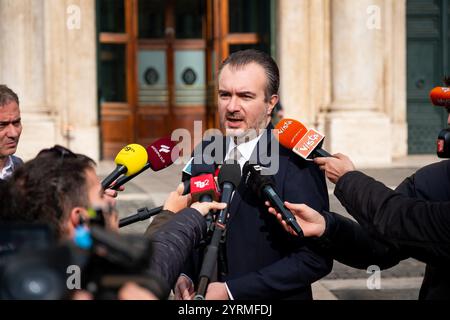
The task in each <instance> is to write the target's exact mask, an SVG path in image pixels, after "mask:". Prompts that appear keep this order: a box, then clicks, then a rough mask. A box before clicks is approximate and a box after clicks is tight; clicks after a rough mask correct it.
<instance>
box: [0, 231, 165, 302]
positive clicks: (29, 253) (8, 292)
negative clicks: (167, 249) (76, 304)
mask: <svg viewBox="0 0 450 320" xmlns="http://www.w3.org/2000/svg"><path fill="white" fill-rule="evenodd" d="M0 235H1V236H0V299H8V300H22V299H27V300H62V299H70V297H71V294H72V293H73V292H74V291H73V290H74V289H83V290H87V291H89V292H90V293H92V294H93V296H94V299H116V298H117V292H118V289H119V288H120V287H122V286H123V285H124V284H125V283H126V282H134V283H136V284H138V285H140V286H142V287H144V288H146V289H148V290H149V291H151V292H152V293H153V294H154V295H155V296H156V297H158V298H159V299H166V298H167V297H168V294H169V288H168V286H167V285H166V284H165V283H164V282H163V281H162V280H161V279H159V278H158V277H156V276H154V275H152V274H150V273H149V271H148V270H149V264H150V257H151V254H152V244H151V241H150V240H149V239H148V238H145V237H143V236H136V235H119V234H116V233H113V232H110V231H107V230H105V229H103V228H101V227H98V226H96V225H93V226H92V227H91V228H90V230H89V232H88V233H87V234H86V237H87V238H88V240H89V241H90V246H89V247H85V248H80V247H79V246H77V245H75V244H74V243H73V242H70V243H64V244H61V245H54V244H55V243H56V241H55V240H54V237H53V236H52V232H51V230H50V229H49V228H48V227H45V226H37V225H14V224H12V225H3V226H0ZM89 241H87V242H89ZM77 271H78V272H77ZM73 272H74V273H73Z"/></svg>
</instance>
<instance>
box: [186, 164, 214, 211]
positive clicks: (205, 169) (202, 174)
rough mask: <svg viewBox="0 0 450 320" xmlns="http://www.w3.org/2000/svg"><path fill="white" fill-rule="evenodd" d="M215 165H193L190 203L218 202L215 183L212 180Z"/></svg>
mask: <svg viewBox="0 0 450 320" xmlns="http://www.w3.org/2000/svg"><path fill="white" fill-rule="evenodd" d="M215 171H216V166H215V165H206V164H193V165H192V177H191V179H190V189H191V196H192V202H197V201H200V202H212V201H218V199H219V196H220V195H219V192H218V191H217V186H216V181H215V180H214V172H215Z"/></svg>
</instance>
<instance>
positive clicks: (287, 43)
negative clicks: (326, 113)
mask: <svg viewBox="0 0 450 320" xmlns="http://www.w3.org/2000/svg"><path fill="white" fill-rule="evenodd" d="M277 5H278V7H277V12H278V14H277V59H278V61H277V62H278V65H279V68H280V79H281V90H280V91H281V92H280V93H281V101H282V104H283V107H284V109H285V114H286V116H287V117H291V118H294V119H297V120H299V121H302V122H303V123H304V124H305V125H307V126H317V125H318V114H319V111H320V108H321V107H322V106H323V105H328V104H329V99H330V98H329V92H330V88H329V84H330V79H329V52H330V49H329V30H330V27H329V17H328V15H329V5H330V4H329V0H298V1H297V0H296V1H292V0H279V1H277Z"/></svg>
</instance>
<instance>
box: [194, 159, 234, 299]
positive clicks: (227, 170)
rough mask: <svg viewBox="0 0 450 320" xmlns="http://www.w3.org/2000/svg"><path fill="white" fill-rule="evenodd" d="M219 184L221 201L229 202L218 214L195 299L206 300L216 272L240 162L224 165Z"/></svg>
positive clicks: (220, 172) (221, 169)
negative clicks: (211, 280)
mask: <svg viewBox="0 0 450 320" xmlns="http://www.w3.org/2000/svg"><path fill="white" fill-rule="evenodd" d="M218 180H219V185H220V186H221V189H222V196H221V198H220V202H224V203H226V204H227V206H226V207H225V209H222V210H220V212H219V213H218V215H217V218H216V223H215V228H214V232H213V235H212V238H211V242H210V244H209V245H208V247H207V249H206V253H205V257H204V258H203V263H202V268H201V270H200V274H199V279H200V280H199V285H198V290H197V294H196V295H195V297H194V300H204V299H205V294H206V289H207V287H208V284H209V281H210V279H211V277H212V276H213V274H214V268H215V266H216V263H217V256H218V252H219V245H220V240H221V239H222V236H223V234H224V232H225V227H226V220H227V216H228V210H229V207H230V203H231V198H232V196H233V192H234V190H235V189H236V188H237V186H238V185H239V182H240V181H241V166H240V165H239V164H238V163H233V164H230V163H225V164H224V165H222V167H221V168H220V171H219V177H218Z"/></svg>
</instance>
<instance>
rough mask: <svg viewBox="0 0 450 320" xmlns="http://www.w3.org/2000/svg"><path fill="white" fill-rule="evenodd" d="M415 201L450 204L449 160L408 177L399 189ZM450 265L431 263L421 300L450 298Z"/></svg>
mask: <svg viewBox="0 0 450 320" xmlns="http://www.w3.org/2000/svg"><path fill="white" fill-rule="evenodd" d="M396 191H397V192H400V193H402V194H405V195H407V196H409V197H412V198H417V199H422V200H427V201H450V160H444V161H441V162H437V163H433V164H430V165H428V166H425V167H423V168H421V169H420V170H418V171H417V172H416V173H415V174H413V175H412V176H410V177H408V178H406V179H405V180H404V181H403V182H402V183H401V184H400V185H399V186H398V187H397V189H396ZM449 268H450V264H448V263H428V264H427V267H426V269H425V276H424V278H423V283H422V287H421V288H420V295H419V299H426V300H430V299H450V273H449V272H448V270H449Z"/></svg>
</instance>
